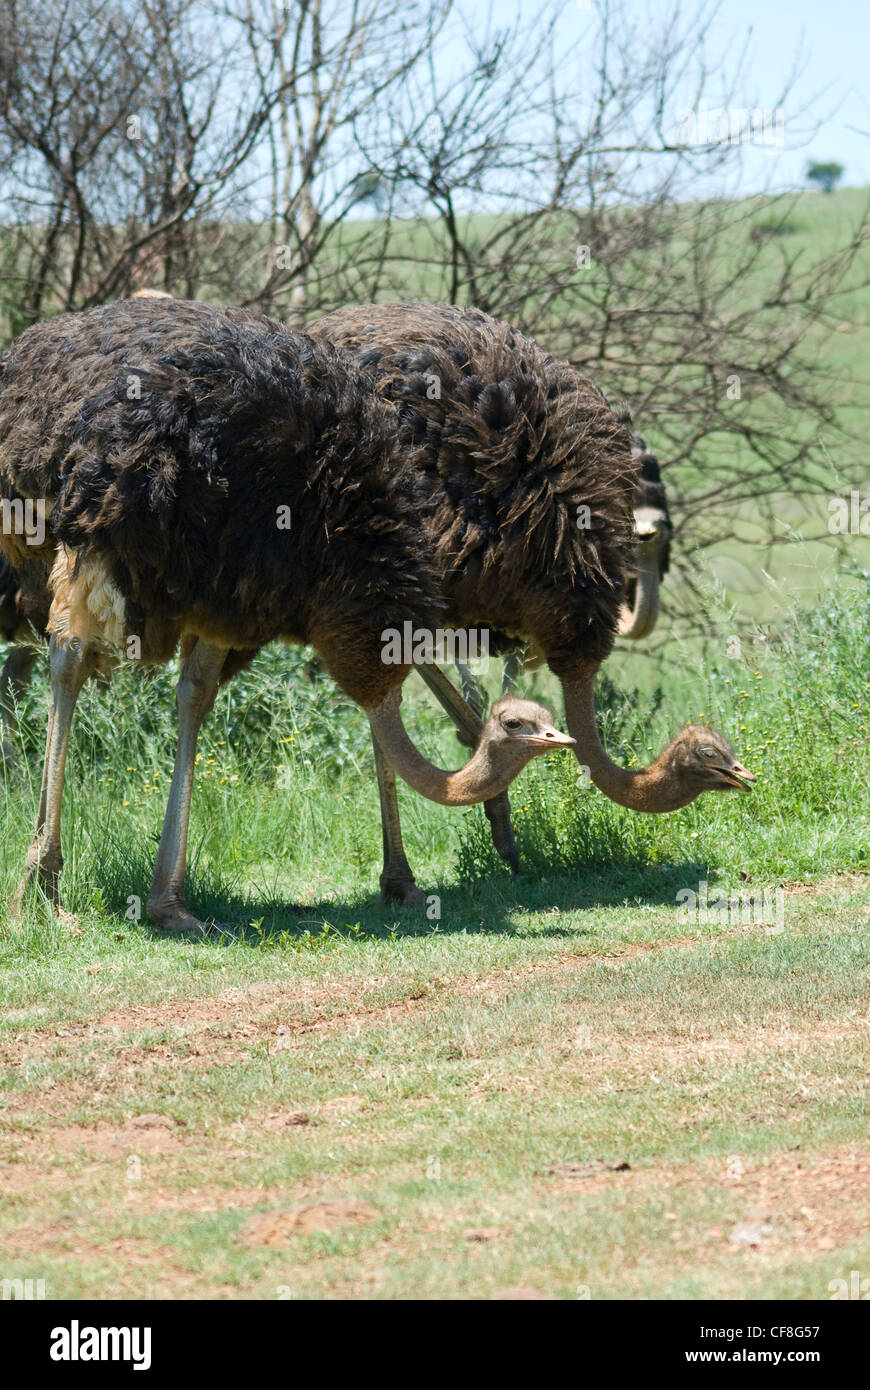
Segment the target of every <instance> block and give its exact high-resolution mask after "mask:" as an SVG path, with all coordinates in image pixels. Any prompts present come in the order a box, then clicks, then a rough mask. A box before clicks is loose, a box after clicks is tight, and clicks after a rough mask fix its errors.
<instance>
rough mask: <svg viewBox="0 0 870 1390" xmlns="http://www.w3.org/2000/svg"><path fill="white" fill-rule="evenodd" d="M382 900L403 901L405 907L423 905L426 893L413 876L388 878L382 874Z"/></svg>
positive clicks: (388, 901)
mask: <svg viewBox="0 0 870 1390" xmlns="http://www.w3.org/2000/svg"><path fill="white" fill-rule="evenodd" d="M381 902H382V903H383V904H384V905H385V906H386V905H387V904H388V903H401V904H402V905H403V906H405V907H422V906H423V905H424V903H425V902H426V894H425V893H424V892H422V890H421V889H419V888H418V887H417V885H416V883H415V882H414V880H413V879H412V878H410V879H408V878H393V879H387V878H385V877H384V875H383V874H382V875H381Z"/></svg>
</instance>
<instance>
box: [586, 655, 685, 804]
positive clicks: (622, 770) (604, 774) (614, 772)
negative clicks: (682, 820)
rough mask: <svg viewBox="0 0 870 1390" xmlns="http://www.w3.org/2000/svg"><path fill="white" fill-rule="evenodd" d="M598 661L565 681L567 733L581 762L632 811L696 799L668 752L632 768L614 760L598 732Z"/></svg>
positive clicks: (599, 784) (601, 786)
mask: <svg viewBox="0 0 870 1390" xmlns="http://www.w3.org/2000/svg"><path fill="white" fill-rule="evenodd" d="M597 669H598V666H597V663H592V662H590V663H588V667H587V669H586V671H584V673H583V675H582V676H581V677H580V678H579V679H577V680H573V681H568V680H566V681H564V682H563V687H564V691H565V717H566V720H567V724H568V732H569V733H570V734H571V735H572V736H573V737H574V738H575V739H576V740H577V747H576V749H575V752H576V754H577V759H578V761H579V762H580V763H581V765H583V766H585V767H588V768H589V776H590V777H591V779H592V781H593V782H594V783H595V785H596V787H598V788H599V789H600V790H601V791H603V792H604V794H605V796H609V797H610V800H611V801H616V802H617V803H618V804H619V805H620V806H628V807H629V809H630V810H632V811H650V812H662V811H677V810H679V808H680V807H681V806H687V805H688V803H689V802H690V801H693V800H694V799H695V796H696V795H697V792H696V791H695V790H693V789H688V788H686V786H685V785H683V784H681V782H680V779H679V777H678V776H677V775H676V774H675V773H674V771H673V769H672V767H671V766H670V764H669V763H668V761H667V758H666V754H662V755H661V756H660V757H658V758H656V760H655V762H653V763H650V765H649V767H642V768H637V769H629V768H626V767H620V766H619V765H618V764H617V763H614V762H611V760H610V758H609V757H608V756H607V753H606V752H605V749H604V747H603V745H602V742H601V736H600V735H599V733H598V723H597V721H596V718H595V697H594V683H595V672H596V671H597Z"/></svg>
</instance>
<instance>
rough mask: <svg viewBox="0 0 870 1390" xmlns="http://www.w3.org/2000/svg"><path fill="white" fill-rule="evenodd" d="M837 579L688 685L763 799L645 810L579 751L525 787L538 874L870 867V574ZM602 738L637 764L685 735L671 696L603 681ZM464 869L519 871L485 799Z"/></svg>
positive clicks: (525, 830) (520, 830)
mask: <svg viewBox="0 0 870 1390" xmlns="http://www.w3.org/2000/svg"><path fill="white" fill-rule="evenodd" d="M851 579H852V581H853V582H852V583H851V584H840V585H838V586H836V587H832V588H831V589H830V591H829V592H828V593H827V594H826V595H824V596H823V598H822V600H821V602H820V604H819V606H818V607H814V608H813V609H810V610H795V611H793V612H792V613H790V614H788V615H787V616H786V619H785V621H784V622H783V624H782V625H781V628H780V631H779V633H778V634H777V635H776V637H775V638H771V637H769V636H767V635H766V634H763V633H761V632H758V633H757V634H756V640H755V641H754V642H751V643H749V642H748V643H746V644H744V649H743V650H742V652H741V655H740V656H738V657H734V658H729V657H724V658H720V657H715V658H712V659H710V660H708V661H707V662H706V663H705V675H704V677H703V678H699V679H696V680H694V681H690V682H687V683H685V682H684V683H682V687H681V688H682V689H683V690H685V691H686V692H687V699H689V700H691V701H693V702H695V703H697V702H700V707H699V708H698V709H697V713H696V714H695V715H693V718H694V719H696V720H701V719H703V720H704V721H705V722H709V723H711V724H713V725H714V726H715V727H717V728H720V729H722V730H723V731H724V732H725V733H726V735H727V736H728V737H729V738H730V739H731V741H732V742H733V744H734V746H735V748H736V749H737V753H738V756H739V757H740V758H741V760H742V761H744V762H745V763H746V764H747V766H749V767H750V768H751V769H752V771H753V772H755V773H756V774H757V775H758V777H759V782H758V784H757V786H756V787H755V789H754V790H753V792H752V793H751V794H750V795H744V794H742V793H737V792H735V793H733V794H732V793H726V794H724V795H722V796H705V797H702V798H700V799H699V800H698V801H696V802H694V803H693V804H692V805H691V806H689V807H687V808H686V809H685V810H683V811H680V812H677V813H675V814H673V815H669V816H642V815H638V814H636V813H635V812H631V811H626V810H624V809H623V808H621V807H619V806H616V805H614V803H613V802H611V801H609V800H608V799H607V798H606V797H604V796H603V795H602V794H601V793H600V792H598V791H596V790H595V789H594V788H593V789H589V788H587V787H585V786H584V785H583V780H582V778H581V776H580V775H579V769H578V764H577V761H576V759H575V758H574V757H573V756H572V755H570V754H554V755H552V756H550V757H547V758H545V759H538V760H537V761H536V762H534V763H532V764H531V765H530V766H529V768H528V769H527V770H526V772H525V773H524V774H523V776H522V778H521V779H519V780H518V781H517V782H516V783H515V785H514V788H513V790H512V793H511V801H512V807H513V815H514V825H515V829H516V833H517V842H518V847H519V850H520V855H521V859H522V862H523V865H524V866H527V867H528V869H529V871H531V872H535V873H544V872H547V871H548V870H553V869H560V870H569V869H571V868H582V869H595V868H598V869H601V870H610V869H611V868H613V867H614V866H626V867H630V866H633V867H634V868H635V869H637V870H639V871H643V870H645V869H648V868H649V867H651V866H654V865H662V864H664V863H670V864H676V863H686V864H689V863H693V862H696V861H697V860H698V859H699V857H700V858H701V859H702V861H703V863H702V867H704V869H705V872H706V873H708V874H709V875H710V876H711V877H716V876H717V875H718V876H719V877H721V879H722V880H723V881H726V882H727V881H732V882H736V881H738V880H739V879H745V878H746V876H747V875H748V876H750V877H752V878H753V879H755V878H772V877H776V876H788V877H790V878H798V877H801V876H803V875H806V874H813V873H818V872H820V871H821V870H822V869H831V870H832V869H835V868H844V867H857V868H866V867H868V866H870V757H868V745H870V721H868V710H870V576H868V575H867V573H866V572H865V571H863V570H858V569H855V570H854V571H853V573H852V575H851ZM598 703H599V718H600V724H601V728H602V735H603V738H604V741H605V744H606V746H607V748H608V751H609V752H610V755H611V756H612V757H613V758H614V760H616V761H622V762H623V763H624V764H625V765H626V766H631V765H632V764H633V763H634V764H635V765H637V764H638V763H641V762H645V761H647V760H649V759H651V758H652V757H653V756H654V755H655V753H656V752H657V751H658V750H659V749H660V748H661V747H662V746H663V744H664V742H665V741H666V739H667V738H668V737H670V736H672V735H673V733H675V732H676V721H675V720H674V714H673V711H674V710H675V709H676V708H678V707H679V706H678V704H677V700H676V699H675V698H674V697H673V696H672V697H671V698H670V699H669V700H668V702H667V705H666V706H665V704H664V700H663V694H662V692H661V690H658V691H656V693H655V696H654V697H653V699H652V701H645V700H644V699H643V698H642V697H641V696H640V695H639V693H638V691H636V690H635V691H632V692H630V693H621V692H619V691H618V689H617V688H616V687H615V686H614V685H613V683H612V682H610V681H608V680H604V681H602V682H601V683H600V687H599V690H598ZM459 868H460V872H461V874H462V876H463V877H465V878H469V879H471V878H475V877H477V876H479V875H480V874H481V873H494V872H495V873H497V872H506V870H505V869H504V866H503V865H502V862H501V860H499V858H498V856H497V855H496V854H495V851H494V850H493V848H492V846H491V843H490V839H489V830H488V825H487V822H486V820H485V818H484V816H483V813H482V811H481V810H480V808H477V807H475V808H472V809H471V810H470V811H469V812H468V813H467V814H466V816H465V818H464V819H463V822H462V827H461V832H460V852H459Z"/></svg>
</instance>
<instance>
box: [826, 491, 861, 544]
mask: <svg viewBox="0 0 870 1390" xmlns="http://www.w3.org/2000/svg"><path fill="white" fill-rule="evenodd" d="M828 530H829V531H830V533H831V535H832V536H870V496H868V497H862V496H861V494H860V492H858V490H857V488H852V491H851V492H850V493H849V496H848V497H831V498H830V499H829V501H828Z"/></svg>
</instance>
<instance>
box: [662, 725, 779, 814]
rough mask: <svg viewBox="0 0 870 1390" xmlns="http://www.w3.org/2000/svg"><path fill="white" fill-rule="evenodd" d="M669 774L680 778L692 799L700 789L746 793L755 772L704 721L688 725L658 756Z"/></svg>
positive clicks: (674, 777)
mask: <svg viewBox="0 0 870 1390" xmlns="http://www.w3.org/2000/svg"><path fill="white" fill-rule="evenodd" d="M661 761H662V762H664V763H665V765H666V768H667V772H668V774H669V776H670V777H671V778H672V779H673V780H674V781H679V782H680V783H682V785H683V786H684V787H685V788H686V790H687V791H690V790H691V791H692V797H691V799H692V800H694V798H695V796H699V795H700V793H701V792H715V791H734V790H739V791H742V792H748V791H749V790H750V785H749V784H750V783H751V782H754V781H755V780H756V778H755V775H754V773H752V772H750V771H749V770H748V769H747V768H745V767H744V766H743V764H742V763H739V762H738V761H737V759H736V757H735V756H734V751H733V749H732V748H731V746H730V745H729V744H728V743H727V742H726V740H725V739H724V738H723V737H722V735H721V734H717V733H716V730H715V729H708V728H705V726H704V725H703V724H687V725H686V727H685V728H684V729H681V730H680V732H679V733H678V734H677V735H676V737H675V738H674V739H672V740H671V742H670V743H669V744H668V746H667V748H666V749H665V750H664V752H663V753H662V755H661Z"/></svg>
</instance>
